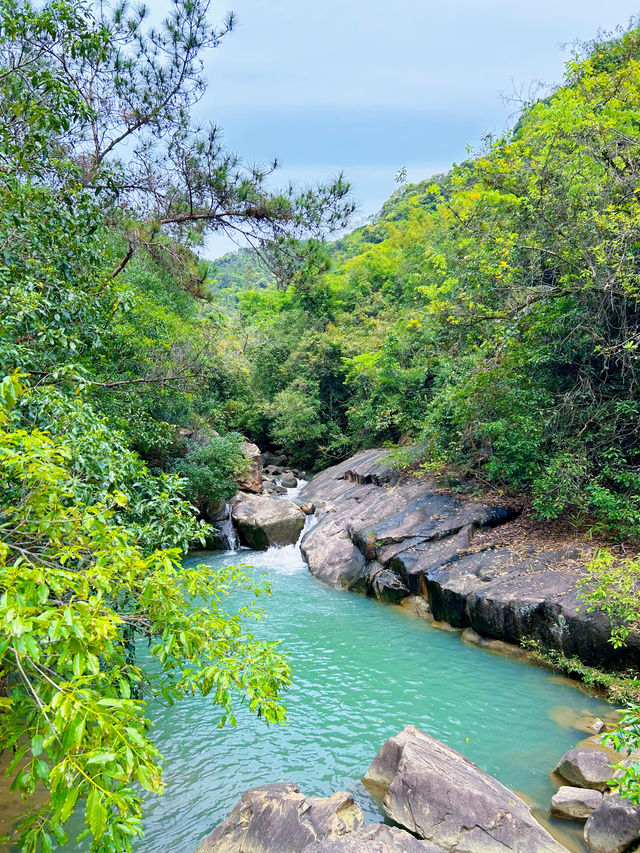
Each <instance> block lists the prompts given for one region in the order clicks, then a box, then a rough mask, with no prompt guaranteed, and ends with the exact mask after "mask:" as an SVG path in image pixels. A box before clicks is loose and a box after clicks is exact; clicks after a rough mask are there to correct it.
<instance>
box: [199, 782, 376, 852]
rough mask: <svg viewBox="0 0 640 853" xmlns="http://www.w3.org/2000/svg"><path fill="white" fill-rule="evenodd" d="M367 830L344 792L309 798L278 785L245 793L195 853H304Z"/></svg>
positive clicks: (357, 808) (292, 787) (285, 784)
mask: <svg viewBox="0 0 640 853" xmlns="http://www.w3.org/2000/svg"><path fill="white" fill-rule="evenodd" d="M363 824H364V815H363V813H362V809H361V808H360V806H359V805H357V803H355V802H354V800H353V797H352V796H351V795H350V794H347V793H346V792H344V791H340V792H338V793H337V794H334V795H333V796H332V797H306V796H305V795H304V794H302V793H300V789H299V788H298V786H297V785H293V784H291V783H289V782H278V783H275V784H273V785H263V786H262V787H259V788H252V789H251V790H249V791H246V792H245V793H244V794H243V795H242V797H241V798H240V801H239V802H238V803H237V804H236V806H235V808H234V809H233V811H232V812H231V814H230V815H229V816H228V817H227V818H225V819H224V820H223V821H222V823H221V824H219V825H218V826H217V827H216V829H214V831H213V832H212V833H211V835H208V836H207V837H206V838H205V839H204V840H203V841H202V842H201V843H200V845H199V846H198V848H197V849H196V853H301V851H303V850H305V848H307V847H308V846H309V845H310V844H312V843H314V842H316V841H321V840H323V839H331V838H339V837H340V836H343V835H345V834H346V833H348V832H351V831H352V830H354V829H358V828H359V827H361V826H362V825H363Z"/></svg>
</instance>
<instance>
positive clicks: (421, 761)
mask: <svg viewBox="0 0 640 853" xmlns="http://www.w3.org/2000/svg"><path fill="white" fill-rule="evenodd" d="M364 781H365V783H366V784H367V785H368V786H369V787H371V788H373V789H377V790H378V791H379V792H381V793H382V792H384V800H383V804H382V807H383V809H384V811H385V813H386V814H387V815H388V816H389V817H390V818H391V819H392V820H393V821H395V822H396V823H399V824H400V825H401V826H403V827H405V828H406V829H408V830H409V831H410V832H412V833H415V834H416V835H418V836H419V837H420V838H424V839H426V840H428V841H431V842H432V843H434V844H436V845H438V846H440V847H442V848H443V849H444V850H446V851H450V853H507V851H513V853H566V848H564V847H563V846H562V845H561V844H559V843H558V842H557V841H556V840H555V839H554V838H552V836H551V835H549V833H548V832H547V831H546V830H545V829H543V827H542V826H541V825H540V824H539V823H538V822H537V821H536V820H535V818H534V817H533V816H532V814H531V812H530V810H529V807H528V806H527V805H526V803H524V802H523V801H522V800H521V799H520V798H519V797H517V796H516V794H514V793H513V791H510V790H509V789H508V788H506V787H505V786H504V785H502V784H501V783H500V782H498V781H497V780H496V779H494V778H493V777H492V776H489V774H488V773H485V772H484V771H483V770H481V769H480V768H479V767H477V766H476V765H475V764H473V762H471V761H469V759H468V758H465V756H464V755H462V754H461V753H459V752H457V751H456V750H455V749H451V747H448V746H446V745H445V744H443V743H441V742H440V741H438V740H436V739H435V738H433V737H431V736H430V735H428V734H426V733H425V732H422V731H420V730H419V729H417V728H415V726H407V727H406V728H405V729H403V731H402V732H400V734H398V735H396V736H395V737H391V738H389V740H387V741H386V743H385V744H384V745H383V747H382V749H381V750H380V752H379V753H378V755H377V756H376V758H375V759H374V760H373V763H372V764H371V767H370V768H369V770H368V771H367V774H366V776H365V777H364Z"/></svg>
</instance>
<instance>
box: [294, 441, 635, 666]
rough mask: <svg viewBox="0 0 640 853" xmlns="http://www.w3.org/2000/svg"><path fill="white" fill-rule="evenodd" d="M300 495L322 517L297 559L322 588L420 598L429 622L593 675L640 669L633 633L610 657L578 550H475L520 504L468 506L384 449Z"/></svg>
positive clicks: (604, 625)
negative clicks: (588, 599) (534, 644)
mask: <svg viewBox="0 0 640 853" xmlns="http://www.w3.org/2000/svg"><path fill="white" fill-rule="evenodd" d="M300 497H301V498H302V499H303V500H311V501H313V502H314V503H315V504H316V505H317V506H318V507H324V508H325V512H324V514H322V513H320V521H319V523H318V524H317V525H316V527H315V528H314V529H313V530H311V531H309V533H308V535H307V536H305V542H304V549H303V556H304V557H305V559H306V560H307V562H308V564H309V569H310V571H311V572H312V573H313V574H314V575H316V577H318V579H319V580H321V581H322V582H323V583H327V584H329V585H331V586H336V587H342V588H346V589H353V590H357V591H363V592H366V593H368V594H369V595H378V596H379V597H382V598H388V599H390V600H392V601H398V600H400V599H401V598H402V596H404V595H406V594H407V593H406V592H405V590H408V592H409V593H410V594H411V595H414V596H415V595H420V596H422V597H424V598H425V599H427V600H428V602H429V605H430V607H431V612H432V615H433V618H434V620H436V621H437V622H448V623H449V624H451V625H453V626H454V627H456V628H462V629H464V628H468V627H470V628H473V629H474V630H475V631H476V632H477V633H479V634H480V635H481V636H483V637H485V638H486V639H487V640H503V641H506V642H507V643H510V644H512V645H514V646H520V645H521V642H522V640H523V639H525V638H531V639H535V640H537V641H538V643H539V644H540V646H541V647H542V648H543V649H556V650H558V651H561V652H562V653H563V654H565V655H566V656H568V657H572V656H576V657H578V658H580V659H581V660H583V661H584V662H585V663H587V664H589V665H591V666H594V665H595V666H605V667H608V668H609V667H610V668H620V667H627V666H631V667H633V668H638V667H640V634H637V633H635V634H632V635H631V636H630V637H629V641H628V642H627V644H626V645H625V646H624V647H622V648H620V649H615V648H614V647H613V646H612V644H611V643H610V642H609V638H610V636H611V626H610V623H609V619H608V617H607V616H606V614H603V613H599V612H591V613H589V612H587V611H586V609H585V608H584V606H583V603H582V601H581V600H580V598H579V597H578V593H577V582H578V581H579V580H580V579H581V578H583V577H584V576H585V573H586V570H585V567H584V565H583V564H582V563H581V562H580V559H579V555H578V554H577V553H576V552H575V551H572V550H567V549H555V550H554V549H551V548H540V547H538V546H535V547H534V546H533V545H529V546H527V545H526V544H525V545H523V546H522V547H519V548H511V547H503V546H498V545H488V546H484V547H483V548H477V549H476V550H475V551H471V549H473V546H474V536H475V534H476V533H477V532H478V531H483V530H486V529H487V528H489V527H494V526H497V525H501V524H503V523H504V522H507V521H509V520H510V519H512V518H514V517H515V516H516V515H517V514H518V512H519V507H518V506H517V505H514V504H508V503H507V504H504V505H502V504H499V503H493V502H490V501H475V500H469V499H466V500H465V499H464V498H462V497H460V496H459V495H457V494H450V493H446V492H443V491H442V488H441V484H439V483H438V482H437V481H435V480H430V479H428V478H419V477H404V476H403V475H402V474H401V473H398V472H397V471H395V470H394V469H393V468H392V466H391V465H390V464H389V451H384V450H368V451H365V452H363V453H360V454H358V455H357V456H354V457H352V458H351V459H348V460H346V461H345V462H343V463H341V464H340V465H336V466H334V467H332V468H329V469H327V470H326V471H323V472H321V473H320V474H317V475H316V476H315V477H313V478H312V479H311V480H310V481H309V482H308V483H307V484H306V485H305V486H304V487H303V488H302V490H301V492H300ZM329 507H331V510H332V512H331V513H329V512H328V508H329ZM335 540H349V542H350V543H351V545H353V546H354V547H353V548H351V547H349V546H348V545H346V544H345V543H344V542H343V541H341V544H340V545H339V546H336V545H334V543H335ZM354 548H355V549H356V550H357V551H359V552H360V555H361V556H362V558H363V559H360V557H358V556H357V555H356V554H355V551H354ZM341 556H342V558H344V561H345V562H344V565H343V566H342V567H341V566H340V564H339V559H340V557H341ZM327 557H328V558H329V559H328V565H327ZM383 572H384V573H385V574H383ZM386 573H390V574H386ZM392 575H395V578H396V579H397V580H396V579H393V578H392Z"/></svg>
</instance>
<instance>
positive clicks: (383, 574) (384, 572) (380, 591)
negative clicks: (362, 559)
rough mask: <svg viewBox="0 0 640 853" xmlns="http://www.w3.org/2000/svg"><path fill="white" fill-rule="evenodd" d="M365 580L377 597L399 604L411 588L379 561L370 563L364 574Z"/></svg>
mask: <svg viewBox="0 0 640 853" xmlns="http://www.w3.org/2000/svg"><path fill="white" fill-rule="evenodd" d="M363 580H364V581H365V583H366V584H367V586H368V587H369V589H370V590H371V591H372V593H373V594H374V595H375V597H376V598H377V599H379V600H381V601H391V602H393V603H394V604H397V603H398V602H399V601H402V599H403V598H406V597H407V596H408V595H409V589H408V588H407V587H406V586H405V584H404V583H403V582H402V581H401V580H400V578H399V577H398V576H397V575H396V574H395V573H394V572H391V571H389V569H385V568H383V567H382V566H381V565H380V563H377V562H372V563H369V564H368V566H367V567H366V570H365V572H364V574H363Z"/></svg>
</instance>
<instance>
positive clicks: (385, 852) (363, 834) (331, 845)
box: [303, 823, 447, 853]
mask: <svg viewBox="0 0 640 853" xmlns="http://www.w3.org/2000/svg"><path fill="white" fill-rule="evenodd" d="M303 853H447V851H446V850H444V849H443V848H442V847H438V846H437V845H436V844H432V843H431V842H430V841H421V840H419V839H418V838H416V837H415V836H413V835H409V833H408V832H405V831H404V829H399V828H398V827H397V826H386V825H385V824H384V823H368V824H367V825H366V826H363V827H362V828H361V829H356V830H354V831H353V832H349V833H347V835H343V836H341V837H340V838H329V839H325V840H324V841H316V842H315V843H314V844H310V845H309V847H305V849H304V851H303Z"/></svg>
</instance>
